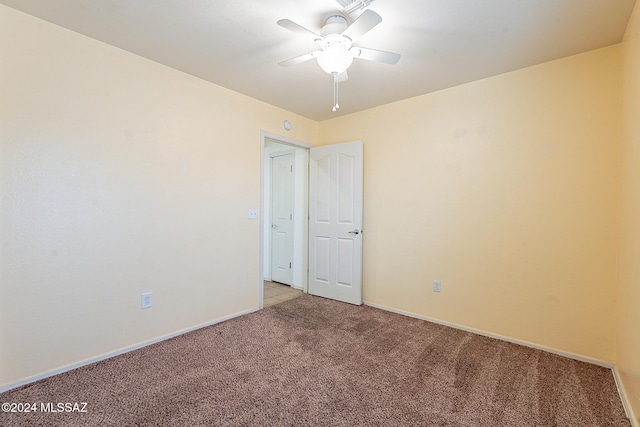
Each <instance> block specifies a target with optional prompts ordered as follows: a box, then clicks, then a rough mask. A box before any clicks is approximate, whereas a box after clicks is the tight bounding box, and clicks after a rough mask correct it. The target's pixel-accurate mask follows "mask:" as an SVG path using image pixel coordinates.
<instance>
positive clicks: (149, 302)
mask: <svg viewBox="0 0 640 427" xmlns="http://www.w3.org/2000/svg"><path fill="white" fill-rule="evenodd" d="M140 300H141V302H140V308H151V307H153V295H152V294H151V292H146V293H144V294H142V297H141V299H140Z"/></svg>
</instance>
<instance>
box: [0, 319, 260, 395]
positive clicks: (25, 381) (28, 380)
mask: <svg viewBox="0 0 640 427" xmlns="http://www.w3.org/2000/svg"><path fill="white" fill-rule="evenodd" d="M258 310H259V308H253V309H251V310H247V311H243V312H240V313H235V314H232V315H230V316H226V317H223V318H220V319H217V320H213V321H211V322H207V323H203V324H200V325H196V326H192V327H190V328H186V329H182V330H180V331H177V332H173V333H170V334H167V335H163V336H160V337H157V338H153V339H151V340H148V341H144V342H141V343H138V344H134V345H131V346H128V347H124V348H121V349H119V350H115V351H111V352H109V353H104V354H101V355H99V356H96V357H91V358H89V359H85V360H81V361H80V362H76V363H71V364H69V365H65V366H62V367H60V368H56V369H52V370H50V371H47V372H43V373H40V374H37V375H33V376H30V377H27V378H24V379H21V380H19V381H16V382H12V383H8V384H4V385H1V386H0V393H4V392H5V391H9V390H11V389H14V388H16V387H20V386H23V385H26V384H30V383H33V382H36V381H39V380H41V379H44V378H48V377H52V376H54V375H58V374H61V373H63V372H67V371H71V370H73V369H76V368H80V367H82V366H86V365H90V364H92V363H96V362H100V361H102V360H105V359H109V358H111V357H114V356H119V355H121V354H124V353H128V352H130V351H133V350H137V349H139V348H142V347H146V346H148V345H151V344H155V343H157V342H160V341H164V340H168V339H169V338H173V337H177V336H178V335H183V334H186V333H188V332H192V331H195V330H197V329H201V328H206V327H207V326H211V325H215V324H216V323H221V322H224V321H226V320H231V319H233V318H236V317H240V316H244V315H245V314H249V313H253V312H255V311H258Z"/></svg>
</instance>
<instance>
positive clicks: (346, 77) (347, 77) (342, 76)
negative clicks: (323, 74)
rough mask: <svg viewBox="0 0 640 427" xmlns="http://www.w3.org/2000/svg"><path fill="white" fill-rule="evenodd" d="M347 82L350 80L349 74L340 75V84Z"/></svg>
mask: <svg viewBox="0 0 640 427" xmlns="http://www.w3.org/2000/svg"><path fill="white" fill-rule="evenodd" d="M347 80H349V74H347V72H346V71H344V72H342V73H340V74H338V79H337V82H338V83H342V82H346V81H347Z"/></svg>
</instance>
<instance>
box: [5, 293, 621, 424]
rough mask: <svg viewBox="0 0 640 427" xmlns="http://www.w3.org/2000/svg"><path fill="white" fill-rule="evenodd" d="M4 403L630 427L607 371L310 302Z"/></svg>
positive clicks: (196, 416) (149, 419)
mask: <svg viewBox="0 0 640 427" xmlns="http://www.w3.org/2000/svg"><path fill="white" fill-rule="evenodd" d="M0 402H22V403H24V402H33V403H36V404H37V405H40V403H41V402H51V403H53V405H54V407H57V403H66V402H69V403H74V402H86V403H87V406H86V411H87V412H86V413H77V412H69V413H65V412H62V413H51V412H48V413H43V412H41V411H40V406H38V411H37V412H32V413H0V425H2V426H14V425H24V426H34V425H43V426H45V425H46V426H58V425H59V426H98V425H100V426H156V425H157V426H198V425H202V426H205V425H206V426H456V427H461V426H518V427H520V426H579V427H584V426H629V425H630V424H629V421H628V420H627V419H626V418H625V415H624V411H623V408H622V404H621V402H620V399H619V396H618V395H617V392H616V387H615V384H614V380H613V377H612V374H611V371H609V370H607V369H604V368H602V367H598V366H594V365H590V364H586V363H582V362H577V361H574V360H570V359H566V358H563V357H560V356H556V355H553V354H549V353H545V352H542V351H538V350H534V349H531V348H527V347H522V346H518V345H514V344H510V343H506V342H502V341H498V340H494V339H491V338H486V337H482V336H478V335H474V334H470V333H467V332H462V331H459V330H455V329H451V328H447V327H443V326H439V325H435V324H432V323H428V322H424V321H421V320H416V319H411V318H407V317H403V316H400V315H396V314H393V313H388V312H384V311H381V310H377V309H374V308H371V307H356V306H352V305H348V304H342V303H338V302H334V301H330V300H326V299H322V298H318V297H312V296H309V295H305V296H303V297H300V298H297V299H295V300H292V301H288V302H284V303H282V304H279V305H275V306H272V307H269V308H266V309H264V310H262V311H260V312H256V313H253V314H250V315H246V316H243V317H240V318H237V319H233V320H230V321H227V322H224V323H221V324H218V325H214V326H211V327H208V328H204V329H201V330H198V331H195V332H192V333H189V334H186V335H183V336H180V337H177V338H174V339H171V340H168V341H164V342H161V343H158V344H155V345H152V346H149V347H146V348H143V349H140V350H137V351H134V352H131V353H127V354H125V355H121V356H118V357H115V358H112V359H109V360H106V361H103V362H99V363H96V364H93V365H90V366H86V367H83V368H79V369H76V370H74V371H70V372H67V373H64V374H61V375H58V376H55V377H52V378H48V379H45V380H42V381H40V382H37V383H34V384H31V385H28V386H25V387H22V388H20V389H16V390H12V391H9V392H6V393H4V394H1V395H0ZM63 406H64V405H63Z"/></svg>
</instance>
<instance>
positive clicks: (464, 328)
mask: <svg viewBox="0 0 640 427" xmlns="http://www.w3.org/2000/svg"><path fill="white" fill-rule="evenodd" d="M364 304H365V305H368V306H370V307H374V308H379V309H381V310H385V311H390V312H392V313H396V314H402V315H403V316H408V317H413V318H415V319H420V320H426V321H427V322H432V323H437V324H439V325H443V326H449V327H451V328H455V329H459V330H461V331H466V332H471V333H474V334H477V335H482V336H485V337H489V338H495V339H498V340H501V341H507V342H510V343H513V344H519V345H523V346H525V347H531V348H535V349H537V350H543V351H546V352H548V353H553V354H557V355H559V356H564V357H568V358H569V359H574V360H579V361H581V362H586V363H591V364H594V365H598V366H602V367H604V368H608V369H612V368H613V366H614V365H613V363H609V362H605V361H604V360H599V359H592V358H590V357H585V356H582V355H579V354H574V353H569V352H567V351H562V350H558V349H555V348H551V347H546V346H544V345H540V344H534V343H531V342H528V341H523V340H519V339H515V338H510V337H506V336H504V335H500V334H494V333H491V332H486V331H482V330H480V329H474V328H469V327H467V326H462V325H458V324H455V323H451V322H445V321H443V320H439V319H434V318H431V317H428V316H422V315H420V314H415V313H411V312H409V311H404V310H397V309H395V308H392V307H387V306H384V305H380V304H374V303H371V302H368V301H364Z"/></svg>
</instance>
